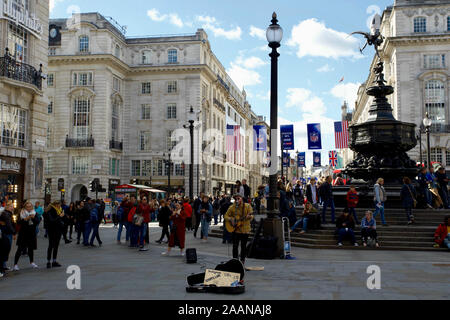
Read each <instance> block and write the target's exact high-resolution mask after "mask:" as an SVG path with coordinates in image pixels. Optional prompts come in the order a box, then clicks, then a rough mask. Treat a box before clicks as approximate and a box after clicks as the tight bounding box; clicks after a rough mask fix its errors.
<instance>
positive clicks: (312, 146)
mask: <svg viewBox="0 0 450 320" xmlns="http://www.w3.org/2000/svg"><path fill="white" fill-rule="evenodd" d="M308 149H309V150H320V149H322V137H321V134H320V123H309V124H308Z"/></svg>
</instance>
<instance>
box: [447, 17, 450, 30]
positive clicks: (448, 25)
mask: <svg viewBox="0 0 450 320" xmlns="http://www.w3.org/2000/svg"><path fill="white" fill-rule="evenodd" d="M447 31H450V16H448V17H447Z"/></svg>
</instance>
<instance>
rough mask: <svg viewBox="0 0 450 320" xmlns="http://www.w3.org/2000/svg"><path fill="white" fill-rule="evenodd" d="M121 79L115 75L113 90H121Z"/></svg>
mask: <svg viewBox="0 0 450 320" xmlns="http://www.w3.org/2000/svg"><path fill="white" fill-rule="evenodd" d="M120 82H121V81H120V79H119V78H116V77H113V90H114V91H116V92H120V87H121V83H120Z"/></svg>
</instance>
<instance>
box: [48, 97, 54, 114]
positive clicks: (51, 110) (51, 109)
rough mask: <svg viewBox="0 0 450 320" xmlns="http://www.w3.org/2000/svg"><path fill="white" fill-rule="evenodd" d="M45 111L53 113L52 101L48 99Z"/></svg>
mask: <svg viewBox="0 0 450 320" xmlns="http://www.w3.org/2000/svg"><path fill="white" fill-rule="evenodd" d="M47 112H48V114H52V113H53V101H52V100H50V102H49V104H48V106H47Z"/></svg>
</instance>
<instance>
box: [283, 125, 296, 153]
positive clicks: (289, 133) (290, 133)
mask: <svg viewBox="0 0 450 320" xmlns="http://www.w3.org/2000/svg"><path fill="white" fill-rule="evenodd" d="M280 136H281V149H282V150H294V126H293V125H292V124H290V125H284V126H280Z"/></svg>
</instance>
